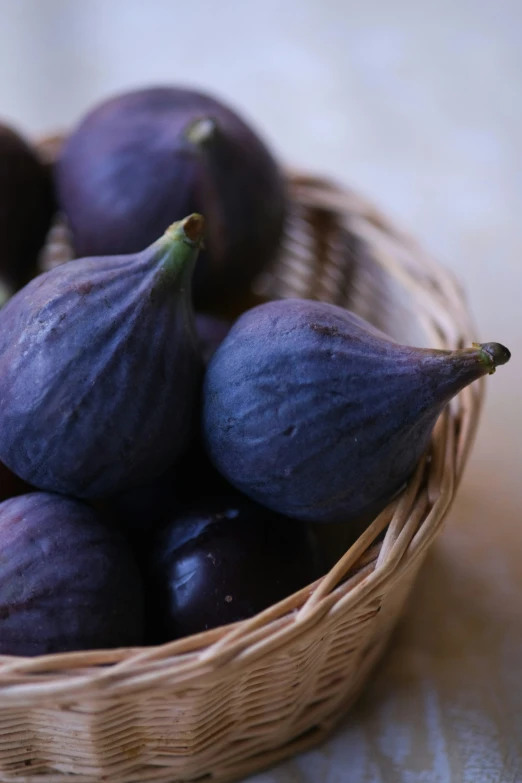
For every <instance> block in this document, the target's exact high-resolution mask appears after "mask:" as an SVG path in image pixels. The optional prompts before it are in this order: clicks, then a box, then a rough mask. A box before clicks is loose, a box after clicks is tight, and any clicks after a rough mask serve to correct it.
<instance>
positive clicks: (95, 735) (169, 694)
mask: <svg viewBox="0 0 522 783" xmlns="http://www.w3.org/2000/svg"><path fill="white" fill-rule="evenodd" d="M288 184H289V191H290V196H291V209H290V214H289V216H288V220H287V227H286V234H285V241H284V248H283V252H282V255H281V258H280V259H279V261H278V263H277V264H276V266H275V269H274V270H273V271H272V272H271V273H270V274H267V275H265V277H264V279H262V280H260V281H258V282H257V288H256V294H257V296H262V297H288V296H298V297H308V298H316V299H321V300H326V301H330V302H334V303H336V304H339V305H343V306H346V307H348V308H350V309H352V310H354V311H356V312H357V313H358V314H360V315H362V316H363V317H365V318H367V319H368V320H369V321H371V322H373V323H374V324H375V325H376V326H378V327H379V328H381V329H383V330H384V331H386V332H388V333H389V334H390V335H391V336H392V337H394V338H396V339H397V340H399V341H401V342H407V343H409V344H416V345H425V346H431V347H441V348H442V347H450V348H454V347H459V346H462V345H469V344H470V343H471V341H472V340H474V339H476V337H477V335H476V334H475V332H474V330H473V328H472V325H471V324H470V318H469V316H468V313H467V310H466V306H465V303H464V301H463V296H462V293H461V291H460V289H459V287H458V285H457V284H456V282H455V280H454V279H453V277H452V275H451V274H450V273H448V272H447V271H445V270H443V269H442V268H441V267H440V266H439V265H438V264H437V263H435V262H434V261H433V260H432V259H431V258H429V257H427V256H426V255H425V254H424V253H423V252H422V250H421V249H420V248H419V246H418V245H417V244H416V242H415V241H413V240H412V239H411V238H410V237H409V236H407V235H406V234H404V233H402V232H401V231H399V230H397V229H396V228H395V226H394V225H393V224H392V223H391V222H390V221H389V220H388V219H387V218H386V217H385V216H383V215H382V214H381V213H380V212H379V211H378V210H377V209H376V208H375V207H374V206H373V205H372V204H371V203H368V202H367V201H366V200H364V199H363V198H361V197H360V196H359V195H358V194H356V193H354V192H352V191H350V190H346V189H342V188H339V187H337V186H336V185H335V184H333V183H331V182H328V181H326V180H324V179H321V178H316V177H313V176H307V175H302V174H300V173H296V172H288ZM64 248H66V243H64V235H63V228H61V227H60V226H57V227H56V229H54V231H53V232H52V235H51V240H50V243H49V245H48V248H47V261H46V263H47V262H49V260H51V262H53V259H54V262H57V261H60V260H64V258H63V252H64ZM61 254H62V255H61ZM483 388H484V385H483V383H482V382H477V383H475V384H473V385H472V386H471V387H468V388H467V389H465V390H464V391H463V392H462V393H461V394H460V395H459V396H458V397H457V398H455V400H454V401H453V403H452V404H451V405H450V406H449V407H448V408H447V409H446V410H445V412H444V414H443V415H442V416H441V418H440V420H439V422H438V424H437V427H436V429H435V432H434V435H433V438H432V442H431V447H430V450H429V453H427V454H426V456H425V458H424V459H423V460H422V462H421V464H420V465H419V467H418V470H417V472H416V474H415V475H414V477H413V478H412V479H411V480H410V482H409V484H408V486H407V488H406V489H405V491H403V492H402V493H401V495H400V496H399V497H398V498H396V499H395V500H394V502H392V503H391V504H390V506H389V507H388V508H387V509H386V510H385V511H384V512H383V513H382V514H381V515H380V516H379V517H378V518H377V519H376V520H375V521H374V522H373V523H372V524H371V525H370V526H369V528H368V529H367V530H366V531H365V532H364V534H363V535H362V536H361V537H360V538H359V540H358V541H357V542H356V543H355V544H353V545H352V546H350V547H349V549H348V551H346V552H345V554H344V555H343V556H342V557H341V559H340V560H339V561H338V562H337V564H336V565H335V566H334V567H333V568H332V570H331V571H330V572H329V573H328V574H327V575H326V576H325V577H324V578H322V579H320V580H318V581H317V582H316V583H314V584H313V585H311V586H310V587H308V588H306V589H303V590H301V591H300V592H299V593H297V594H295V595H292V596H290V597H289V598H287V599H286V600H284V601H282V602H281V603H279V604H277V605H275V606H272V607H271V608H270V609H268V610H266V611H264V612H262V613H261V614H259V615H257V616H255V617H253V618H252V619H250V620H246V621H243V622H240V623H236V624H234V625H231V626H227V627H222V628H218V629H215V630H212V631H208V632H205V633H203V634H200V635H197V636H191V637H188V638H185V639H182V640H180V641H176V642H173V643H170V644H166V645H163V646H160V647H153V648H140V649H123V650H111V651H95V652H88V653H68V654H65V655H50V656H44V657H38V658H33V659H30V658H15V657H5V656H4V657H1V656H0V779H1V780H2V781H4V783H7V782H8V781H12V782H13V783H15V782H16V783H22V782H23V783H66V781H68V782H69V783H94V781H96V782H97V781H111V782H112V783H116V782H117V783H147V781H155V782H156V783H176V781H220V782H221V783H223V782H224V781H232V780H237V779H240V778H242V777H243V776H246V775H248V774H251V773H253V772H256V771H258V770H260V769H262V768H265V767H267V766H270V765H273V764H275V763H276V762H279V761H281V760H282V759H284V758H286V757H288V756H290V755H292V754H295V753H297V752H300V751H302V750H304V749H306V748H308V747H310V746H311V745H313V744H314V743H317V742H319V741H321V740H322V739H323V738H324V737H325V736H326V735H327V734H328V732H329V731H330V730H331V729H332V727H333V726H335V724H336V722H337V721H338V719H339V718H340V717H341V716H342V715H343V714H344V713H345V712H346V710H347V709H348V708H349V707H350V705H351V704H352V703H353V701H354V700H355V699H356V697H357V696H358V694H359V693H360V691H361V689H362V688H363V687H364V685H365V683H366V682H367V680H368V678H369V676H370V674H371V672H372V670H373V668H374V666H375V664H376V662H377V661H378V659H379V657H380V656H381V654H382V653H383V651H384V649H385V647H386V645H387V642H388V640H389V637H390V634H391V632H392V630H393V628H394V626H395V624H396V622H397V620H398V618H399V616H400V614H401V610H402V609H403V606H404V603H405V600H406V598H407V596H408V593H409V591H410V589H411V587H412V584H413V582H414V579H415V577H416V574H417V573H418V571H419V568H420V567H421V565H422V562H423V559H424V557H425V555H426V552H427V551H428V548H429V546H430V545H431V543H432V542H433V540H434V538H435V536H436V535H437V533H438V532H439V530H440V528H441V525H442V523H443V519H444V516H445V514H446V512H447V510H448V508H449V505H450V503H451V501H452V499H453V497H454V494H455V490H456V488H457V486H458V483H459V479H460V477H461V475H462V471H463V468H464V466H465V463H466V459H467V456H468V453H469V449H470V445H471V443H472V440H473V436H474V431H475V427H476V424H477V419H478V414H479V409H480V405H481V399H482V393H483ZM383 531H386V532H385V535H384V538H382V536H381V537H380V538H379V535H380V534H381V533H382V532H383Z"/></svg>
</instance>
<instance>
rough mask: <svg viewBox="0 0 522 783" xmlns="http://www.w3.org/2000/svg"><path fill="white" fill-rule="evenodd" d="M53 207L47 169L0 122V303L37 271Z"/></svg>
mask: <svg viewBox="0 0 522 783" xmlns="http://www.w3.org/2000/svg"><path fill="white" fill-rule="evenodd" d="M55 208H56V207H55V198H54V191H53V182H52V176H51V173H50V170H49V168H48V167H46V166H45V165H44V163H43V162H42V161H41V160H40V159H39V158H38V156H37V154H36V152H35V150H33V148H32V147H31V146H30V144H29V143H28V142H26V141H25V140H24V139H23V138H22V137H21V136H20V135H19V133H18V132H17V131H16V130H14V129H13V128H10V127H8V126H7V125H3V124H0V238H1V241H0V306H1V305H2V304H3V303H4V302H5V301H6V300H7V299H8V298H9V297H10V296H12V294H13V293H14V292H15V291H17V290H18V289H19V288H22V286H24V285H25V284H26V283H27V282H28V281H29V280H30V279H31V278H32V277H34V276H35V275H36V274H37V271H38V270H37V260H38V254H39V252H40V250H41V248H42V247H43V244H44V242H45V239H46V236H47V233H48V231H49V229H50V227H51V222H52V219H53V216H54V213H55Z"/></svg>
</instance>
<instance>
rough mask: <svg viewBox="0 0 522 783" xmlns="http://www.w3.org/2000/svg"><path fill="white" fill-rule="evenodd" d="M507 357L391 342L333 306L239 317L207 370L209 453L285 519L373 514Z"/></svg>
mask: <svg viewBox="0 0 522 783" xmlns="http://www.w3.org/2000/svg"><path fill="white" fill-rule="evenodd" d="M509 357H510V354H509V351H508V350H507V349H506V348H504V347H503V346H500V345H498V344H496V343H487V344H485V345H474V346H473V347H472V348H465V349H462V350H427V349H420V348H413V347H410V346H404V345H399V344H397V343H395V342H393V341H392V340H391V339H389V338H387V337H386V336H385V335H380V334H379V333H378V332H377V331H376V330H374V329H373V328H372V327H371V326H370V325H369V324H367V323H366V322H364V321H363V320H361V319H360V318H357V317H356V316H355V315H353V314H351V313H350V312H348V311H347V310H344V309H342V308H340V307H337V306H335V305H330V304H326V303H323V302H314V301H307V300H299V299H294V300H292V299H288V300H281V301H275V302H269V303H267V304H264V305H260V306H259V307H256V308H253V309H252V310H249V311H248V312H246V313H245V314H243V315H242V316H241V317H240V318H239V319H238V320H237V321H236V323H235V325H234V326H233V327H232V329H231V331H230V332H229V333H228V335H227V337H226V338H225V340H224V341H223V343H222V344H221V345H220V347H219V348H218V349H217V351H216V353H215V354H214V356H213V358H212V359H211V361H210V364H209V366H208V368H207V372H206V379H205V383H204V387H203V430H204V438H205V443H206V448H207V450H208V453H209V455H210V457H211V459H212V461H213V462H214V464H215V465H216V467H217V468H218V470H219V471H220V472H221V473H222V474H223V476H224V477H225V478H226V479H227V480H228V481H230V483H231V484H233V485H234V486H236V487H237V488H238V489H239V490H241V491H242V492H244V493H245V494H246V495H248V496H249V497H251V498H252V499H253V500H256V501H257V502H258V503H262V504H263V505H265V506H267V507H268V508H271V509H273V510H274V511H278V512H279V513H281V514H285V515H286V516H289V517H293V518H295V519H301V520H308V521H315V522H342V521H343V520H344V521H348V520H350V519H353V518H355V517H360V516H361V515H365V514H372V513H374V512H375V513H376V512H377V511H378V510H379V509H381V508H382V507H383V506H384V505H385V504H386V503H387V502H388V501H389V500H390V499H391V497H392V496H393V495H394V494H395V493H396V492H397V491H398V490H399V489H400V488H401V487H402V486H403V484H404V482H405V481H406V480H407V479H408V477H409V476H410V474H411V473H412V471H413V470H414V468H415V466H416V464H417V463H418V460H419V459H420V457H421V455H422V453H423V452H424V450H425V449H426V447H427V445H428V442H429V438H430V435H431V432H432V429H433V427H434V424H435V422H436V419H437V417H438V416H439V414H440V413H441V411H442V409H443V408H444V406H445V405H446V404H447V403H448V402H449V400H450V399H451V398H452V397H453V396H454V395H456V394H457V393H458V392H459V391H460V390H461V389H463V388H464V387H465V386H467V385H468V384H470V383H472V382H473V381H475V380H476V379H478V378H480V377H481V376H483V375H486V374H487V373H491V372H493V371H494V369H495V367H497V366H498V365H500V364H504V363H505V362H507V361H508V359H509Z"/></svg>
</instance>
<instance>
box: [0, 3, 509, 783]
mask: <svg viewBox="0 0 522 783" xmlns="http://www.w3.org/2000/svg"><path fill="white" fill-rule="evenodd" d="M0 18H1V19H2V23H1V25H0V112H1V114H2V115H3V117H4V118H6V119H8V120H11V121H12V122H14V123H16V124H17V125H18V126H19V128H20V129H21V130H23V131H25V132H26V133H29V134H40V133H45V132H49V131H54V130H56V129H60V128H64V127H67V126H68V125H69V124H70V123H72V122H74V121H75V120H77V119H78V118H79V117H80V115H81V114H82V112H84V111H85V110H86V108H87V107H89V106H90V105H92V104H93V103H94V102H95V101H97V100H98V99H99V98H101V97H103V96H106V95H109V94H111V93H114V92H116V91H117V90H120V89H122V88H128V87H134V86H136V85H138V84H142V85H145V84H151V83H160V82H161V83H165V82H172V81H177V82H182V83H186V84H191V85H194V86H198V87H202V88H205V89H207V90H209V91H212V92H214V93H216V94H218V95H221V96H222V97H223V98H226V99H228V100H229V101H230V102H231V103H233V104H234V105H235V106H236V107H238V108H240V109H241V110H242V112H243V114H244V115H245V116H246V117H247V118H249V119H250V120H251V121H252V122H253V123H255V125H256V127H257V128H258V129H259V130H260V131H261V132H262V133H264V135H265V137H266V139H267V140H268V141H269V142H270V143H271V144H272V146H273V148H274V150H275V151H276V152H277V153H278V154H279V155H281V156H282V157H283V158H284V159H286V160H287V161H288V162H289V163H292V164H294V165H298V166H306V167H308V168H311V169H313V170H314V171H316V172H325V173H327V174H331V175H334V176H335V177H336V178H337V179H339V180H340V181H342V182H345V183H347V184H350V185H352V186H354V187H356V188H359V189H360V190H362V191H363V192H364V193H366V194H367V195H369V196H371V197H372V198H373V199H374V200H375V201H376V202H377V203H378V204H379V205H380V206H381V207H382V208H383V209H385V210H387V211H388V213H389V214H390V215H391V216H392V217H394V218H395V219H396V220H398V221H399V222H400V223H401V224H402V225H403V226H404V227H406V228H408V229H409V230H410V231H412V232H413V233H415V235H416V236H417V238H418V239H419V240H420V241H421V242H422V243H423V244H424V246H425V247H426V248H427V249H428V250H429V251H430V252H431V253H432V254H433V255H435V256H436V257H438V258H439V259H440V260H441V261H442V262H443V263H445V264H447V265H448V266H450V267H451V268H453V269H454V270H455V272H456V273H457V275H458V276H459V277H460V279H461V281H462V282H463V284H464V286H465V288H466V290H467V292H468V297H469V302H470V307H471V309H472V312H473V314H474V317H475V320H476V323H477V337H479V338H480V339H481V340H484V341H489V340H492V341H493V340H494V341H499V342H502V343H505V344H506V345H507V346H508V347H509V348H510V349H511V350H512V353H513V359H512V361H511V363H510V364H509V365H508V366H506V367H503V368H501V370H499V372H498V373H497V374H496V375H495V376H494V377H493V378H491V379H488V383H487V386H488V390H487V391H488V393H487V402H486V407H485V410H484V414H483V418H482V421H481V427H480V432H479V435H478V438H477V441H476V445H475V448H474V451H473V454H472V458H471V460H470V463H469V466H468V469H467V472H466V475H465V480H464V482H463V484H462V486H461V489H460V491H459V496H458V499H457V501H456V503H455V505H454V507H453V509H452V511H451V514H450V516H449V518H448V520H447V525H446V528H445V531H444V532H443V534H442V535H441V537H440V539H439V540H438V542H437V544H436V545H435V547H434V549H433V552H432V554H431V555H430V556H429V558H428V560H427V562H426V565H425V567H424V569H423V572H422V574H421V577H420V579H419V581H418V583H417V584H416V587H415V590H414V596H413V601H412V603H411V605H410V607H409V609H408V612H407V614H406V615H405V617H404V620H403V622H402V623H401V626H400V628H399V630H398V633H397V635H396V637H395V640H394V643H393V646H392V649H391V650H390V653H389V655H388V656H387V658H386V660H385V661H384V663H383V664H382V666H381V667H380V669H379V671H378V672H377V673H376V675H375V677H374V678H373V680H372V683H371V685H370V687H369V689H368V690H367V692H366V694H365V696H364V697H363V699H362V700H361V701H360V703H359V704H358V705H357V707H356V708H355V709H354V710H353V711H352V713H351V714H350V715H349V716H348V717H347V719H346V720H345V722H344V724H343V725H342V727H341V728H340V729H339V731H338V732H337V733H336V734H335V736H333V737H332V738H331V740H330V741H328V742H327V743H325V744H324V745H323V746H322V747H321V748H319V749H317V750H315V751H313V752H310V753H307V754H305V755H303V756H301V757H298V758H296V759H294V760H292V761H289V762H287V763H285V764H283V765H282V766H280V767H278V768H277V769H274V770H272V771H270V772H267V773H264V774H261V775H258V776H256V777H255V778H252V779H251V783H254V781H255V783H298V782H299V783H305V782H306V783H309V782H310V783H316V782H317V783H318V782H319V781H321V782H323V781H324V783H341V782H342V783H352V782H353V783H415V782H416V781H419V782H421V783H448V781H458V783H520V781H522V681H521V679H520V674H519V670H520V661H521V659H522V529H521V509H522V481H521V477H520V469H521V466H522V460H521V456H522V455H521V440H522V437H521V436H522V432H521V420H522V417H521V406H520V388H521V383H522V374H521V370H520V367H521V364H520V361H519V356H521V355H522V318H521V309H522V308H521V296H522V263H521V256H522V218H521V207H522V157H521V154H520V145H521V142H522V101H521V99H520V95H521V87H522V84H521V81H522V78H521V74H522V47H521V46H520V31H521V29H522V28H521V25H522V4H521V3H520V0H497V2H496V3H492V2H491V1H490V0H452V1H451V2H450V0H438V1H436V0H432V1H430V0H426V2H423V3H417V2H415V0H394V2H392V3H390V2H388V0H374V1H372V0H367V2H365V3H360V2H358V0H344V2H342V0H287V1H286V2H276V0H263V2H262V3H259V4H256V3H254V2H249V3H246V2H240V0H228V2H223V3H219V4H217V3H213V2H211V1H210V0H207V1H206V2H205V0H191V2H190V3H186V4H183V5H182V4H181V3H172V2H170V3H169V2H159V1H158V0H156V1H155V2H153V1H152V0H149V2H147V3H143V2H141V0H125V2H121V0H112V1H111V2H110V3H107V2H104V0H88V1H87V0H85V2H83V3H70V2H67V0H46V2H45V3H43V2H41V0H18V2H17V3H13V2H12V0H0Z"/></svg>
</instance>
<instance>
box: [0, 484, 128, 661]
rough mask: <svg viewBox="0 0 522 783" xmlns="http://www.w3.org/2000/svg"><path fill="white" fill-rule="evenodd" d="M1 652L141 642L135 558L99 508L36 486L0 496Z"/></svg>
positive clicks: (32, 652) (37, 652) (26, 652)
mask: <svg viewBox="0 0 522 783" xmlns="http://www.w3.org/2000/svg"><path fill="white" fill-rule="evenodd" d="M0 553H1V554H0V655H43V654H46V653H58V652H68V651H73V650H92V649H95V648H109V647H128V646H133V645H137V644H141V643H142V635H143V593H142V585H141V578H140V575H139V572H138V569H137V566H136V564H135V562H134V560H133V558H132V556H131V554H130V552H129V550H128V548H127V546H126V544H125V541H124V540H123V539H122V538H121V537H120V535H119V534H117V533H116V532H114V531H111V530H109V529H108V528H106V527H104V526H103V525H102V524H101V523H100V520H99V518H98V515H97V514H96V512H95V511H93V509H91V508H89V506H87V505H85V504H83V503H80V502H78V501H75V500H72V499H70V498H65V497H60V496H59V495H51V494H47V493H44V492H34V493H31V494H29V495H21V496H20V497H16V498H12V499H11V500H6V501H4V502H3V503H1V504H0Z"/></svg>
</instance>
